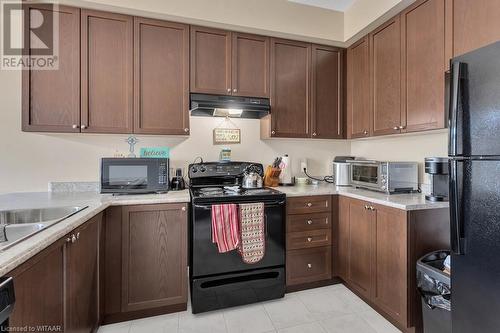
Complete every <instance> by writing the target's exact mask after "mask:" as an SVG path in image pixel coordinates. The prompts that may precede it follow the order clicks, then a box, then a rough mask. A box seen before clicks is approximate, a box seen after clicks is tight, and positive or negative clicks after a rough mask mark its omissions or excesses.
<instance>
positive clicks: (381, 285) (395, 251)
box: [372, 205, 408, 326]
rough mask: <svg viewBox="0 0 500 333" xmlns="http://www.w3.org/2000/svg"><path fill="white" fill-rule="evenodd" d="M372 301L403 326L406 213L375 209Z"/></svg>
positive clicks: (404, 314)
mask: <svg viewBox="0 0 500 333" xmlns="http://www.w3.org/2000/svg"><path fill="white" fill-rule="evenodd" d="M372 215H373V219H374V233H373V237H374V244H375V248H374V251H372V253H373V266H372V267H373V301H374V302H375V304H377V305H378V306H379V307H380V308H381V309H382V310H383V311H385V312H386V313H387V314H389V315H390V316H391V317H392V318H393V319H395V320H397V321H398V322H399V323H401V324H402V325H404V326H406V324H407V306H408V298H407V296H408V289H407V285H408V283H407V282H408V280H407V276H408V274H407V273H408V271H407V269H408V257H407V256H408V252H407V245H408V244H407V239H408V233H407V232H408V230H407V217H406V212H405V211H403V210H399V209H392V208H389V207H385V206H380V205H377V206H375V211H374V212H373V213H372Z"/></svg>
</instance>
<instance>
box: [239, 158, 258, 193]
mask: <svg viewBox="0 0 500 333" xmlns="http://www.w3.org/2000/svg"><path fill="white" fill-rule="evenodd" d="M262 185H263V180H262V176H261V175H260V174H259V172H258V170H256V168H255V167H254V165H253V164H251V165H249V166H248V167H247V168H246V169H245V174H244V175H243V181H242V185H241V187H243V188H246V189H248V188H261V187H262Z"/></svg>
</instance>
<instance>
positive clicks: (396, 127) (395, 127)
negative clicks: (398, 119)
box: [393, 126, 401, 131]
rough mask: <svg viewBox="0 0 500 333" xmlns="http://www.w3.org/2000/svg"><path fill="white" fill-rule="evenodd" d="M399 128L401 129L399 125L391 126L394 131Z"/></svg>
mask: <svg viewBox="0 0 500 333" xmlns="http://www.w3.org/2000/svg"><path fill="white" fill-rule="evenodd" d="M399 129H401V126H394V128H393V130H395V131H397V130H399Z"/></svg>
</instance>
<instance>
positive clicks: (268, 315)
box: [262, 294, 286, 332]
mask: <svg viewBox="0 0 500 333" xmlns="http://www.w3.org/2000/svg"><path fill="white" fill-rule="evenodd" d="M285 297H286V294H285V296H283V298H282V300H285ZM262 307H263V308H264V312H265V313H266V315H267V318H269V321H270V322H271V325H273V327H274V331H275V332H278V328H277V327H276V325H275V324H274V321H273V318H271V315H270V314H269V312H267V309H266V306H265V305H264V304H262Z"/></svg>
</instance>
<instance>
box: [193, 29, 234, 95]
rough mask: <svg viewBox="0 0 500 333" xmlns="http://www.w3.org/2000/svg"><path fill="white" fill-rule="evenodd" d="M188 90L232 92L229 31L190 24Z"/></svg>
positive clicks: (223, 93) (219, 92) (226, 93)
mask: <svg viewBox="0 0 500 333" xmlns="http://www.w3.org/2000/svg"><path fill="white" fill-rule="evenodd" d="M191 92H196V93H206V94H219V95H230V94H231V33H230V32H229V31H224V30H217V29H210V28H202V27H191Z"/></svg>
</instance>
